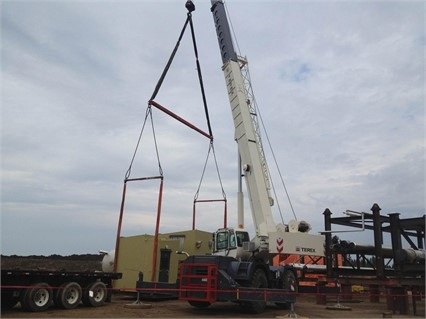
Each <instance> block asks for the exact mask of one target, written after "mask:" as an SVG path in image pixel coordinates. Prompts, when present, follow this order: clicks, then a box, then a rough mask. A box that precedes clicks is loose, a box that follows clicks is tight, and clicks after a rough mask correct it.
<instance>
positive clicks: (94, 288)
mask: <svg viewBox="0 0 426 319" xmlns="http://www.w3.org/2000/svg"><path fill="white" fill-rule="evenodd" d="M107 296H108V291H107V286H106V285H105V284H104V283H103V282H102V281H95V282H92V283H90V284H89V285H88V286H87V287H86V288H85V289H84V291H83V296H82V299H81V300H82V301H83V304H85V305H86V306H92V307H100V306H102V305H103V304H104V303H105V300H106V299H107Z"/></svg>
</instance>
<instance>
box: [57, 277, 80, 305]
mask: <svg viewBox="0 0 426 319" xmlns="http://www.w3.org/2000/svg"><path fill="white" fill-rule="evenodd" d="M81 297H82V289H81V287H80V285H79V284H78V283H76V282H66V283H64V284H63V285H61V286H60V287H59V289H58V291H57V292H56V295H55V305H56V306H58V307H61V308H63V309H74V308H76V307H77V306H78V305H79V304H80V301H81Z"/></svg>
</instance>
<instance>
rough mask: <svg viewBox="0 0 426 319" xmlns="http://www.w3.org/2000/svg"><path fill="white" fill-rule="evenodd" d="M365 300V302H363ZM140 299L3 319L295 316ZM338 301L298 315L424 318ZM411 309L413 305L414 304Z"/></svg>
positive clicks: (304, 303) (307, 301) (311, 304)
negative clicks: (140, 305)
mask: <svg viewBox="0 0 426 319" xmlns="http://www.w3.org/2000/svg"><path fill="white" fill-rule="evenodd" d="M363 297H364V298H363ZM135 300H136V295H135V294H133V295H129V294H127V295H123V294H114V296H113V298H112V302H111V303H106V304H105V305H104V306H102V307H98V308H91V307H85V306H83V305H81V306H79V307H77V308H76V309H71V310H62V309H57V308H53V307H52V308H49V309H48V310H47V311H45V312H40V313H31V312H23V311H22V310H21V309H20V306H19V304H18V305H17V306H15V308H13V309H11V310H8V311H5V312H2V313H1V317H2V318H200V317H203V318H284V317H286V316H287V317H288V316H289V315H291V313H290V310H283V309H279V308H277V307H276V306H275V305H273V304H271V305H268V307H267V308H266V310H265V312H263V313H261V314H247V313H244V312H243V311H242V308H240V307H239V306H238V305H237V304H234V303H230V302H226V303H216V304H213V305H211V306H210V307H208V308H203V309H198V308H194V307H192V306H190V305H189V304H188V303H186V302H184V301H179V300H165V301H143V304H144V305H150V306H151V307H150V308H148V309H142V308H140V309H134V308H128V305H131V306H133V303H134V302H135ZM336 301H337V300H336V299H334V300H333V298H329V299H327V305H318V304H317V303H316V299H315V296H312V295H303V296H299V297H298V299H297V302H296V304H295V306H294V314H293V315H298V316H299V317H304V318H383V317H390V316H392V317H393V318H424V317H425V307H424V300H422V301H419V302H417V312H418V315H417V316H414V315H413V314H412V307H410V312H411V315H400V314H398V313H396V314H392V313H389V312H388V310H387V308H386V300H385V299H384V298H383V300H380V303H371V302H370V301H369V299H368V296H361V298H359V299H358V298H357V299H356V300H355V299H354V300H353V301H355V302H353V301H352V302H344V301H343V302H341V303H340V305H341V306H344V307H350V308H351V310H330V309H327V308H326V307H327V306H335V305H336ZM410 306H411V303H410Z"/></svg>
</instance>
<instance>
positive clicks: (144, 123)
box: [124, 105, 152, 180]
mask: <svg viewBox="0 0 426 319" xmlns="http://www.w3.org/2000/svg"><path fill="white" fill-rule="evenodd" d="M148 116H151V118H152V111H151V106H149V105H148V108H147V109H146V112H145V118H144V121H143V124H142V128H141V131H140V133H139V138H138V141H137V143H136V147H135V151H134V152H133V156H132V160H131V161H130V165H129V168H128V169H127V171H126V175H125V176H124V179H125V180H127V179H128V178H129V176H130V173H131V171H132V166H133V162H134V161H135V157H136V153H137V152H138V149H139V144H140V142H141V139H142V134H143V131H144V129H145V125H146V120H147V118H148Z"/></svg>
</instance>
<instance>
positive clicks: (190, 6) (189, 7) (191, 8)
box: [185, 0, 195, 12]
mask: <svg viewBox="0 0 426 319" xmlns="http://www.w3.org/2000/svg"><path fill="white" fill-rule="evenodd" d="M185 8H186V9H187V10H188V11H189V12H192V11H195V4H194V3H193V2H192V1H191V0H188V1H186V3H185Z"/></svg>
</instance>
